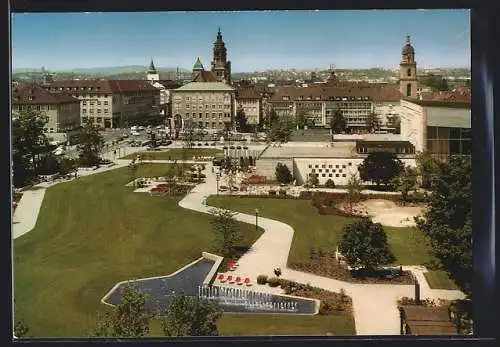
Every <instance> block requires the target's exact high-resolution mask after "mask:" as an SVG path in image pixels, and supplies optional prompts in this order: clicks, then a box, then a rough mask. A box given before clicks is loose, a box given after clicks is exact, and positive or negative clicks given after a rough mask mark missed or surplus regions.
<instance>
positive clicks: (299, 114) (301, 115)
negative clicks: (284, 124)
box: [295, 110, 307, 129]
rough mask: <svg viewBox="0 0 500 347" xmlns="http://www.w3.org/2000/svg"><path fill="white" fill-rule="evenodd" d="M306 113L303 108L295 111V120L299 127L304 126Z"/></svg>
mask: <svg viewBox="0 0 500 347" xmlns="http://www.w3.org/2000/svg"><path fill="white" fill-rule="evenodd" d="M306 120H307V114H306V112H305V111H304V110H299V111H297V115H296V116H295V121H296V124H297V126H298V127H299V129H304V126H305V125H306V124H307V123H306Z"/></svg>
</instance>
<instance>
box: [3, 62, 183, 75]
mask: <svg viewBox="0 0 500 347" xmlns="http://www.w3.org/2000/svg"><path fill="white" fill-rule="evenodd" d="M147 69H148V66H143V65H128V66H109V67H95V68H75V69H72V70H46V72H50V73H65V74H66V73H71V74H78V75H80V74H81V75H94V76H107V75H118V74H127V73H145V72H146V70H147ZM156 69H157V70H158V72H160V73H161V72H173V71H176V70H177V68H175V67H157V68H156ZM179 71H180V72H189V70H186V69H179ZM37 72H38V73H41V72H42V70H41V69H33V68H16V69H12V73H13V74H19V73H37Z"/></svg>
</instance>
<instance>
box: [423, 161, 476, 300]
mask: <svg viewBox="0 0 500 347" xmlns="http://www.w3.org/2000/svg"><path fill="white" fill-rule="evenodd" d="M471 176H472V165H471V158H470V157H467V156H464V157H461V156H452V157H450V158H449V159H448V161H446V162H439V163H438V171H437V175H436V177H435V180H434V181H433V183H432V186H431V191H432V193H431V194H430V196H429V197H428V201H427V205H428V208H427V210H426V212H425V213H424V215H423V218H420V217H417V218H415V220H416V223H417V227H418V228H419V229H420V230H422V232H423V233H424V234H425V235H426V236H427V237H428V239H429V241H430V245H431V248H432V251H433V254H434V256H435V257H436V258H437V259H438V260H439V262H440V264H441V265H442V266H443V268H444V269H445V270H446V271H447V272H448V274H449V275H450V277H451V278H452V279H453V280H454V281H455V282H456V284H457V285H458V287H459V288H460V289H461V290H462V291H463V292H464V293H466V294H468V295H471V284H472V279H473V277H474V276H473V271H472V182H471Z"/></svg>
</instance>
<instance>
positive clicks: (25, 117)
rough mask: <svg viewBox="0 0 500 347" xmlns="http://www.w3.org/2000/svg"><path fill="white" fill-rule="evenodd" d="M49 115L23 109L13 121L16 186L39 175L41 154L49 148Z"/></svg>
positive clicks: (22, 184) (20, 185)
mask: <svg viewBox="0 0 500 347" xmlns="http://www.w3.org/2000/svg"><path fill="white" fill-rule="evenodd" d="M47 122H48V117H47V116H45V115H42V114H41V113H40V112H37V111H33V110H27V111H22V113H20V114H19V115H18V116H17V117H16V118H14V119H13V121H12V152H13V153H12V161H13V173H14V177H13V179H14V186H16V187H22V186H24V185H26V184H28V183H29V182H31V181H32V180H33V179H34V178H35V177H36V175H37V168H38V160H39V158H40V155H42V154H43V153H46V152H47V151H48V150H49V140H48V138H47V136H46V135H45V130H44V127H45V126H46V124H47Z"/></svg>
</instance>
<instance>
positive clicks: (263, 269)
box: [179, 164, 464, 335]
mask: <svg viewBox="0 0 500 347" xmlns="http://www.w3.org/2000/svg"><path fill="white" fill-rule="evenodd" d="M205 174H206V175H207V179H206V182H205V183H203V184H200V185H198V186H196V187H195V188H194V189H193V190H192V191H191V193H190V194H188V195H186V197H184V199H182V200H181V201H180V202H179V205H180V206H181V207H184V208H188V209H192V210H196V211H199V212H204V213H209V211H210V209H211V207H210V206H205V205H203V204H202V200H203V198H204V197H206V196H209V195H214V194H216V182H215V175H214V174H212V173H211V164H208V165H207V166H206V170H205ZM235 219H236V220H238V221H242V222H246V223H250V224H255V216H253V215H247V214H243V213H237V214H236V215H235ZM258 224H259V226H260V227H262V228H264V229H265V232H264V233H263V234H262V236H261V237H260V238H259V239H258V240H257V241H256V242H255V243H254V244H253V245H252V247H251V248H250V250H249V251H248V252H247V253H246V254H245V255H243V256H242V257H241V258H240V259H239V260H238V263H239V267H238V270H237V272H238V273H241V274H242V275H245V276H250V277H251V278H253V279H255V278H256V277H257V276H258V275H261V274H265V275H268V276H272V275H273V273H272V270H273V269H274V268H276V267H280V268H281V269H282V277H283V278H286V279H290V280H294V281H296V282H299V283H304V284H307V283H310V284H311V285H313V286H316V287H319V288H323V289H326V290H331V291H336V292H339V291H340V290H341V289H344V290H345V292H346V294H347V295H349V296H350V297H351V298H352V300H353V309H354V317H355V323H356V332H357V334H358V335H399V312H398V310H397V302H396V301H397V300H398V299H399V298H401V297H403V296H408V297H412V296H414V286H412V285H386V284H378V285H377V284H354V283H348V282H343V281H338V280H334V279H330V278H325V277H321V276H317V275H313V274H309V273H304V272H300V271H295V270H292V269H289V268H287V267H286V264H287V260H288V254H289V252H290V247H291V245H292V239H293V233H294V230H293V228H292V227H290V226H289V225H287V224H285V223H282V222H279V221H275V220H272V219H269V218H262V217H259V220H258ZM403 269H404V270H410V271H412V272H413V273H414V274H415V276H416V277H417V278H418V280H419V282H420V284H421V291H420V292H421V297H422V298H431V299H438V298H443V299H444V298H446V299H457V298H463V297H464V295H463V293H461V292H460V291H450V290H432V289H430V288H429V286H428V284H427V281H426V280H425V277H424V275H423V272H425V271H426V269H425V268H424V267H415V266H407V267H403ZM259 288H262V289H263V290H265V291H270V292H279V291H280V289H279V288H269V287H267V286H260V287H259Z"/></svg>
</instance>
